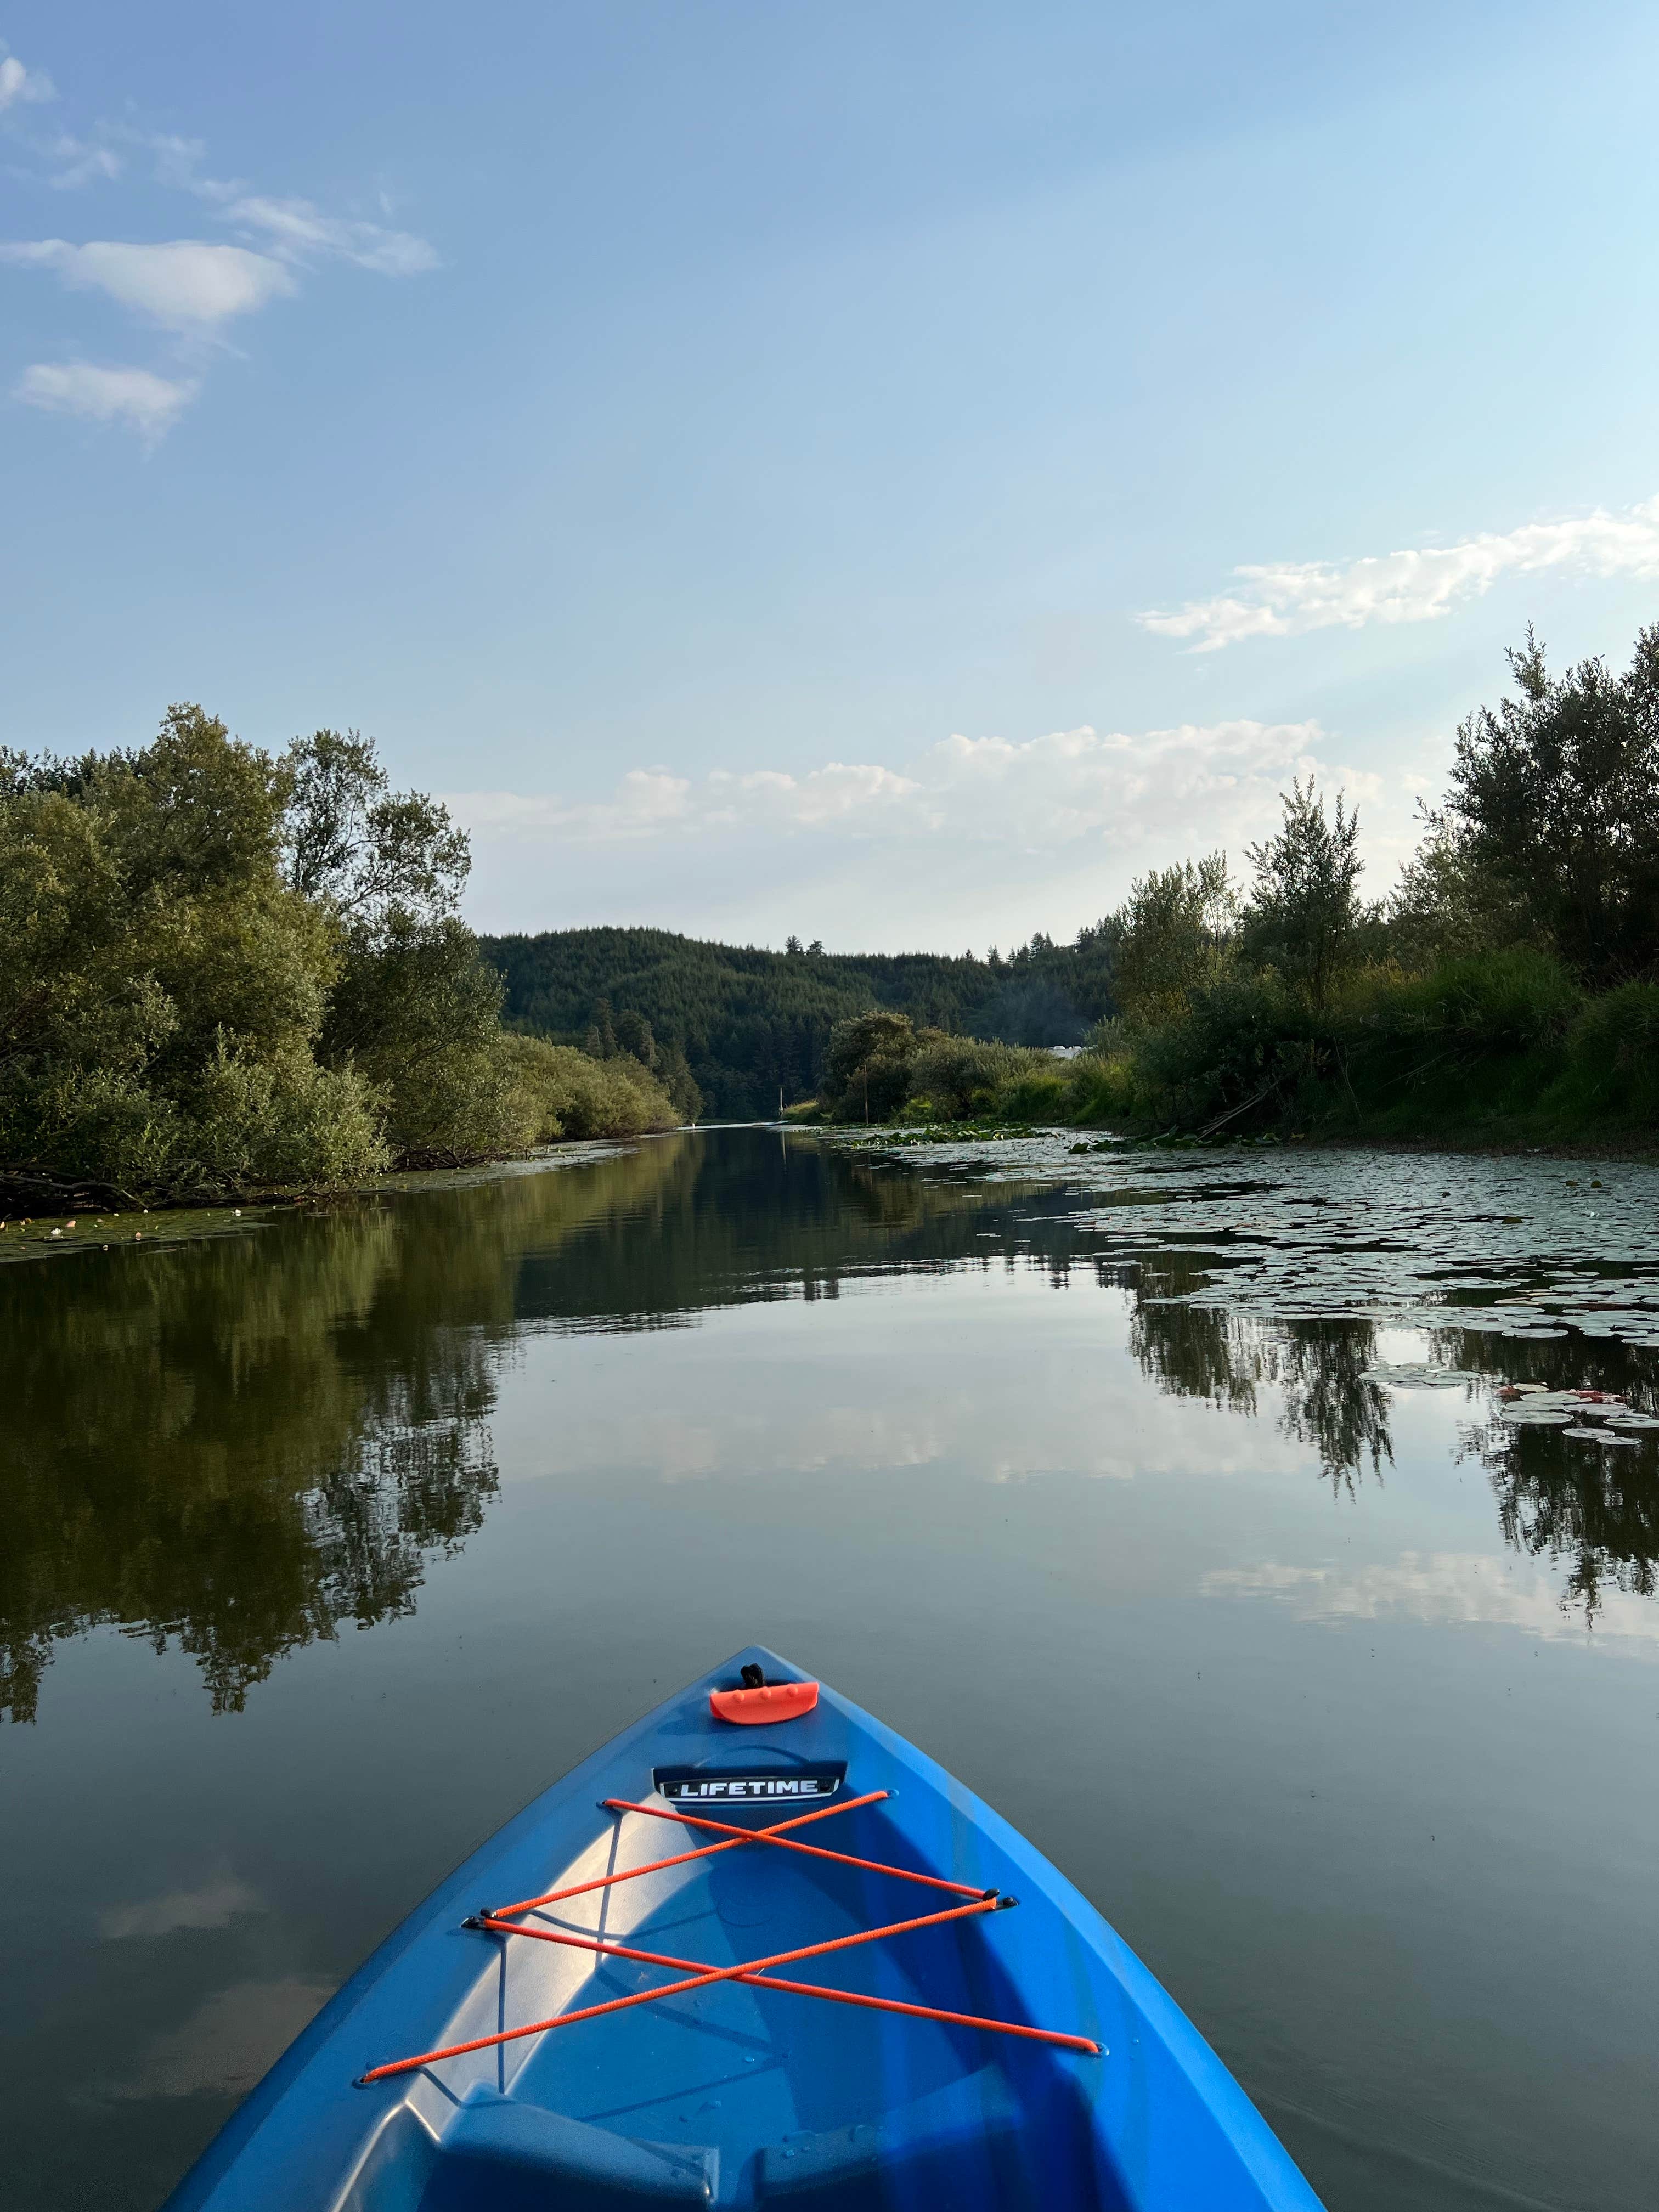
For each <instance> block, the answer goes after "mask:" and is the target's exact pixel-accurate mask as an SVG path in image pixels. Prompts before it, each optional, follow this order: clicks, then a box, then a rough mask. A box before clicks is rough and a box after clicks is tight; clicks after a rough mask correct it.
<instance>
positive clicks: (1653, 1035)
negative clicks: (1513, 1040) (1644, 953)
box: [1567, 983, 1659, 1121]
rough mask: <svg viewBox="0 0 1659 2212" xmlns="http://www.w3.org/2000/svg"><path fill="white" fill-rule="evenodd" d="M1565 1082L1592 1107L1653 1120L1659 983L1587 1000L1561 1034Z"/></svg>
mask: <svg viewBox="0 0 1659 2212" xmlns="http://www.w3.org/2000/svg"><path fill="white" fill-rule="evenodd" d="M1567 1061H1568V1069H1569V1081H1570V1084H1571V1087H1572V1088H1573V1089H1574V1090H1576V1091H1578V1092H1579V1094H1580V1095H1581V1097H1583V1098H1584V1100H1585V1102H1586V1103H1587V1104H1589V1105H1590V1106H1591V1107H1592V1109H1601V1110H1602V1111H1604V1112H1615V1113H1619V1114H1621V1115H1627V1116H1631V1117H1633V1118H1636V1119H1639V1120H1641V1121H1654V1120H1656V1119H1659V984H1656V983H1626V984H1623V985H1621V986H1620V988H1619V989H1618V990H1616V991H1609V992H1608V993H1607V994H1606V996H1605V997H1603V998H1600V999H1593V1000H1591V1001H1590V1003H1589V1006H1586V1007H1585V1009H1584V1011H1583V1013H1582V1014H1581V1015H1580V1016H1579V1018H1578V1019H1577V1022H1575V1023H1574V1024H1573V1026H1572V1029H1571V1031H1570V1032H1569V1034H1568V1037H1567Z"/></svg>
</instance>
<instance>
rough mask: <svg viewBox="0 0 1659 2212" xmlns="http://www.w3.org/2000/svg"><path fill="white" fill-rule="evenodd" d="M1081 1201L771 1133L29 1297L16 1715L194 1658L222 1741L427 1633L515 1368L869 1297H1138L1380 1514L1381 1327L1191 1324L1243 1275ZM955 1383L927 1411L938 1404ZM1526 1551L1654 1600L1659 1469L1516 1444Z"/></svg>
mask: <svg viewBox="0 0 1659 2212" xmlns="http://www.w3.org/2000/svg"><path fill="white" fill-rule="evenodd" d="M1075 1205H1076V1198H1075V1193H1074V1192H1073V1191H1072V1190H1070V1189H1068V1188H1066V1187H1065V1185H1064V1184H1063V1182H1059V1181H1049V1182H1038V1183H1025V1184H1018V1185H1010V1184H1009V1183H1006V1182H1004V1183H1001V1184H994V1183H988V1182H987V1181H986V1180H985V1179H984V1177H983V1176H982V1175H978V1174H974V1173H965V1174H964V1173H960V1172H957V1173H951V1174H940V1173H932V1174H929V1173H927V1172H923V1173H916V1172H915V1171H913V1170H908V1169H906V1168H900V1167H897V1166H896V1165H895V1164H892V1163H890V1162H884V1161H876V1160H872V1159H868V1158H861V1157H853V1158H849V1157H848V1155H847V1154H846V1153H845V1152H839V1151H837V1150H836V1149H835V1148H831V1147H819V1146H810V1145H809V1146H793V1145H792V1146H788V1147H786V1146H784V1145H783V1144H782V1143H781V1140H779V1139H775V1138H772V1137H767V1136H764V1135H763V1134H762V1133H759V1132H756V1133H751V1134H746V1135H744V1136H742V1137H740V1138H739V1137H724V1136H722V1137H713V1138H703V1137H702V1136H693V1137H687V1138H684V1139H669V1140H666V1141H664V1142H661V1143H652V1144H647V1145H643V1146H639V1147H637V1148H635V1149H634V1150H632V1151H629V1152H620V1153H613V1154H610V1155H608V1156H606V1157H605V1158H602V1159H600V1160H598V1161H595V1162H592V1163H591V1164H586V1165H575V1166H568V1165H567V1166H561V1167H559V1168H558V1169H556V1170H552V1171H544V1172H538V1173H532V1174H522V1175H508V1176H502V1177H497V1178H495V1179H486V1180H482V1181H475V1182H471V1183H463V1184H460V1185H457V1184H456V1183H455V1182H453V1180H452V1181H451V1182H448V1183H447V1184H445V1185H440V1186H439V1187H436V1188H428V1189H425V1190H422V1192H420V1193H419V1194H418V1195H409V1196H404V1197H396V1198H390V1199H385V1198H383V1199H379V1200H360V1201H355V1202H352V1203H349V1204H345V1205H342V1206H337V1207H333V1208H330V1209H318V1210H317V1211H316V1212H315V1213H314V1214H307V1213H301V1214H298V1215H288V1216H283V1217H281V1218H276V1219H275V1220H273V1221H272V1222H271V1223H270V1225H268V1226H267V1227H265V1228H264V1229H261V1230H258V1231H256V1232H255V1233H253V1234H252V1235H250V1236H247V1237H216V1238H212V1239H210V1240H208V1241H205V1242H202V1243H183V1244H179V1245H175V1246H173V1247H172V1248H171V1249H166V1250H155V1251H150V1250H146V1251H145V1252H144V1253H143V1254H142V1255H141V1254H139V1253H138V1252H136V1251H134V1250H133V1249H131V1247H128V1248H125V1249H119V1250H118V1251H116V1252H112V1253H100V1252H91V1253H82V1254H80V1255H76V1256H75V1257H73V1258H66V1259H61V1260H57V1261H31V1262H28V1263H26V1264H17V1265H13V1266H9V1267H0V1357H3V1359H4V1361H5V1366H6V1382H7V1386H8V1388H7V1401H8V1412H7V1426H6V1430H5V1436H4V1443H5V1458H4V1463H3V1468H0V1538H3V1541H0V1704H4V1705H8V1706H9V1710H10V1711H11V1712H12V1713H13V1715H14V1717H16V1718H19V1719H28V1718H31V1717H33V1714H34V1712H35V1711H36V1709H37V1705H38V1701H39V1698H40V1688H41V1678H42V1674H43V1670H44V1669H45V1668H46V1666H47V1664H48V1662H49V1661H50V1658H51V1656H52V1649H53V1647H54V1645H55V1644H56V1643H57V1641H58V1639H59V1638H64V1637H69V1636H76V1635H79V1634H82V1633H84V1632H86V1631H88V1629H90V1628H93V1627H94V1626H99V1625H108V1626H116V1627H118V1628H119V1629H121V1630H123V1631H124V1632H126V1633H128V1634H131V1635H134V1636H142V1637H144V1638H149V1640H150V1641H151V1642H152V1643H154V1644H155V1646H156V1648H157V1649H158V1650H164V1649H166V1648H167V1645H168V1644H173V1643H176V1644H178V1645H179V1647H180V1648H181V1649H183V1650H185V1651H187V1652H189V1653H191V1655H192V1656H193V1657H194V1658H195V1659H196V1661H197V1664H198V1665H199V1667H200V1669H201V1672H202V1674H203V1677H204V1682H205V1685H206V1686H207V1689H208V1692H209V1694H210V1698H211V1699H212V1703H213V1705H214V1707H215V1709H216V1710H217V1711H235V1710H237V1709H239V1708H240V1705H242V1703H243V1701H244V1700H245V1699H246V1696H247V1693H248V1692H249V1690H250V1688H251V1687H252V1686H253V1685H255V1684H257V1683H258V1682H259V1681H261V1680H263V1679H264V1677H265V1676H266V1675H267V1674H269V1673H270V1669H271V1668H272V1666H273V1664H274V1663H275V1662H276V1659H277V1658H278V1657H279V1656H281V1655H282V1654H283V1652H285V1651H289V1650H294V1649H295V1648H296V1647H298V1646H300V1645H302V1644H308V1643H311V1642H313V1641H315V1640H316V1639H318V1638H331V1637H333V1636H334V1635H336V1634H337V1631H338V1628H339V1626H340V1624H341V1623H342V1622H345V1621H353V1622H356V1624H357V1625H359V1626H363V1627H367V1626H370V1625H371V1624H372V1623H374V1622H376V1621H380V1620H386V1619H388V1618H390V1617H392V1616H395V1615H397V1614H399V1613H407V1612H409V1611H410V1609H411V1608H412V1607H413V1606H414V1604H415V1602H416V1594H417V1592H418V1591H419V1589H420V1587H421V1583H422V1577H423V1576H424V1575H425V1573H426V1571H427V1570H428V1564H429V1562H430V1561H431V1560H432V1559H434V1558H435V1557H438V1556H441V1555H442V1554H443V1553H446V1552H451V1551H453V1550H454V1549H455V1548H457V1547H459V1546H460V1545H462V1544H464V1543H465V1541H466V1539H467V1538H468V1536H469V1535H471V1534H472V1533H473V1532H474V1531H475V1530H476V1529H477V1528H478V1527H479V1526H480V1524H481V1522H482V1520H483V1515H484V1512H485V1510H486V1509H487V1507H488V1504H489V1500H490V1498H492V1497H493V1495H494V1494H495V1489H496V1484H497V1476H496V1470H495V1461H494V1456H493V1451H492V1447H491V1442H490V1433H489V1419H490V1416H491V1413H492V1412H493V1409H494V1407H495V1388H496V1384H495V1376H496V1368H497V1363H498V1362H499V1360H500V1358H501V1355H502V1352H503V1351H504V1349H505V1348H506V1347H507V1346H508V1344H509V1343H510V1342H511V1340H512V1339H513V1336H514V1334H515V1333H516V1332H517V1331H519V1330H521V1329H523V1328H526V1327H527V1326H536V1325H543V1326H547V1325H550V1326H553V1327H555V1328H566V1329H568V1328H575V1329H580V1330H588V1329H599V1330H606V1331H612V1330H640V1329H653V1328H674V1327H678V1326H683V1325H684V1323H685V1322H687V1320H688V1319H689V1318H690V1316H693V1315H695V1314H696V1313H697V1312H698V1311H700V1310H705V1309H707V1308H708V1307H710V1306H714V1305H723V1304H740V1303H748V1302H750V1301H756V1300H761V1301H765V1300H769V1299H775V1298H784V1297H804V1298H807V1299H811V1298H816V1297H834V1296H835V1295H836V1291H837V1290H838V1288H839V1286H840V1285H841V1284H842V1282H843V1281H844V1280H846V1279H849V1278H854V1277H858V1276H860V1275H869V1274H891V1273H899V1272H903V1271H906V1270H918V1269H919V1270H933V1269H942V1268H944V1269H956V1268H962V1267H1017V1266H1018V1265H1020V1264H1022V1263H1035V1264H1037V1265H1041V1266H1042V1267H1045V1268H1046V1269H1047V1270H1048V1273H1049V1275H1050V1277H1051V1279H1053V1280H1054V1281H1055V1282H1056V1283H1063V1282H1064V1281H1065V1280H1066V1279H1067V1276H1068V1274H1069V1273H1073V1272H1074V1271H1075V1272H1088V1273H1092V1275H1093V1277H1094V1279H1096V1280H1097V1281H1098V1282H1099V1283H1101V1284H1102V1285H1103V1286H1108V1287H1111V1288H1114V1289H1116V1290H1119V1291H1122V1292H1123V1293H1125V1294H1126V1295H1127V1299H1128V1303H1129V1314H1130V1345H1131V1348H1132V1351H1133V1355H1134V1357H1135V1358H1136V1359H1137V1360H1138V1361H1139V1364H1140V1366H1141V1368H1142V1370H1144V1372H1145V1373H1146V1376H1147V1377H1148V1378H1149V1380H1150V1381H1151V1382H1152V1383H1154V1384H1155V1385H1156V1386H1157V1387H1158V1389H1161V1390H1163V1391H1164V1392H1167V1393H1169V1394H1170V1395H1175V1396H1179V1397H1188V1398H1194V1399H1200V1400H1202V1401H1206V1402H1207V1403H1210V1404H1212V1405H1215V1406H1218V1407H1224V1408H1225V1409H1227V1410H1229V1411H1231V1412H1233V1413H1239V1414H1242V1415H1244V1416H1246V1417H1249V1418H1255V1417H1256V1416H1257V1415H1258V1414H1259V1413H1260V1412H1261V1402H1262V1394H1263V1392H1264V1391H1265V1390H1266V1389H1269V1388H1271V1389H1276V1390H1277V1391H1278V1392H1279V1394H1280V1397H1279V1413H1278V1421H1279V1427H1280V1430H1281V1431H1282V1432H1283V1433H1285V1434H1286V1435H1287V1436H1290V1437H1293V1438H1295V1439H1296V1440H1297V1442H1299V1443H1302V1444H1304V1445H1305V1446H1306V1447H1308V1448H1309V1449H1311V1450H1312V1451H1314V1452H1316V1454H1317V1455H1318V1458H1319V1462H1320V1465H1321V1467H1322V1469H1323V1472H1324V1474H1325V1476H1326V1477H1327V1478H1328V1480H1329V1481H1330V1482H1331V1484H1332V1485H1333V1486H1334V1488H1336V1489H1338V1490H1345V1491H1346V1492H1353V1491H1355V1489H1356V1488H1357V1486H1358V1485H1359V1484H1360V1483H1361V1482H1362V1481H1364V1480H1367V1479H1373V1480H1376V1479H1381V1477H1382V1475H1383V1472H1384V1470H1385V1468H1387V1467H1388V1466H1389V1465H1390V1464H1391V1463H1392V1461H1393V1456H1394V1454H1393V1445H1392V1442H1391V1439H1390V1435H1389V1392H1388V1391H1387V1390H1386V1389H1383V1388H1382V1387H1379V1385H1378V1384H1376V1383H1374V1382H1370V1381H1368V1380H1367V1379H1366V1370H1368V1369H1369V1368H1370V1366H1371V1364H1372V1363H1373V1361H1374V1360H1375V1358H1376V1348H1377V1332H1376V1329H1375V1328H1373V1327H1372V1325H1371V1324H1370V1322H1364V1321H1360V1320H1355V1319H1345V1320H1329V1321H1323V1320H1319V1319H1316V1318H1312V1317H1307V1316H1298V1317H1296V1318H1291V1317H1286V1318H1285V1319H1283V1320H1280V1321H1277V1322H1274V1321H1272V1320H1263V1319H1261V1318H1255V1317H1250V1316H1245V1315H1243V1314H1241V1313H1239V1312H1237V1311H1236V1310H1226V1309H1225V1307H1215V1306H1208V1305H1189V1304H1184V1303H1182V1302H1181V1300H1182V1297H1184V1295H1185V1294H1186V1293H1188V1292H1190V1291H1194V1290H1196V1289H1200V1288H1201V1287H1203V1286H1204V1285H1214V1284H1215V1283H1216V1281H1217V1279H1218V1277H1221V1278H1223V1279H1225V1269H1226V1267H1227V1266H1228V1264H1229V1261H1228V1255H1226V1254H1225V1252H1223V1253H1217V1252H1210V1253H1205V1252H1202V1251H1199V1250H1197V1249H1194V1250H1191V1251H1187V1252H1182V1251H1171V1250H1170V1249H1169V1247H1168V1246H1167V1245H1165V1246H1164V1248H1162V1249H1159V1250H1158V1251H1157V1252H1156V1253H1151V1252H1148V1253H1146V1254H1144V1255H1139V1256H1135V1255H1129V1254H1127V1253H1124V1252H1122V1251H1121V1250H1119V1251H1116V1252H1115V1253H1113V1254H1112V1255H1109V1256H1108V1255H1102V1254H1101V1253H1100V1252H1099V1249H1098V1247H1097V1245H1096V1244H1094V1243H1093V1242H1092V1240H1091V1237H1090V1235H1089V1233H1088V1231H1087V1229H1086V1227H1083V1228H1080V1227H1079V1224H1078V1221H1077V1218H1076V1214H1075ZM1443 1349H1444V1351H1445V1353H1446V1354H1447V1356H1449V1358H1451V1359H1452V1360H1453V1361H1454V1362H1455V1364H1456V1365H1458V1366H1459V1367H1461V1368H1464V1369H1468V1370H1474V1372H1476V1373H1480V1374H1490V1375H1491V1376H1492V1379H1493V1380H1494V1381H1497V1380H1499V1379H1506V1380H1507V1379H1513V1380H1528V1381H1536V1382H1540V1383H1547V1384H1549V1385H1552V1386H1555V1387H1560V1386H1564V1385H1569V1384H1583V1383H1596V1384H1599V1385H1601V1386H1602V1387H1605V1388H1607V1389H1617V1390H1620V1391H1623V1392H1626V1393H1627V1394H1628V1395H1630V1396H1631V1397H1632V1402H1635V1403H1638V1404H1644V1405H1646V1404H1650V1403H1651V1402H1652V1398H1653V1389H1654V1383H1653V1368H1652V1363H1653V1360H1654V1355H1653V1354H1650V1353H1647V1352H1639V1351H1635V1350H1632V1349H1631V1348H1629V1347H1626V1346H1619V1345H1616V1344H1609V1343H1605V1342H1602V1343H1596V1344H1591V1343H1589V1342H1588V1341H1583V1340H1553V1341H1533V1342H1524V1343H1523V1342H1521V1341H1517V1340H1514V1339H1509V1338H1503V1337H1499V1336H1496V1335H1493V1334H1476V1333H1474V1332H1472V1331H1465V1332H1460V1333H1459V1334H1458V1335H1457V1336H1456V1337H1455V1338H1454V1339H1453V1340H1452V1341H1451V1342H1450V1343H1449V1344H1447V1345H1445V1346H1443ZM926 1383H927V1378H926V1377H925V1376H924V1377H921V1378H919V1387H925V1385H926ZM1467 1448H1468V1449H1469V1450H1471V1451H1473V1452H1474V1453H1476V1454H1478V1455H1480V1457H1481V1459H1482V1460H1483V1462H1484V1463H1485V1464H1486V1467H1487V1468H1488V1470H1489V1471H1490V1474H1491V1477H1492V1483H1493V1486H1494V1489H1495V1491H1496V1493H1497V1498H1498V1513H1499V1518H1500V1521H1501V1524H1502V1527H1503V1530H1504V1535H1505V1537H1506V1538H1507V1540H1508V1541H1510V1543H1511V1544H1513V1545H1515V1546H1516V1547H1518V1548H1520V1549H1522V1550H1523V1551H1526V1552H1528V1553H1541V1554H1547V1555H1548V1556H1549V1557H1551V1558H1552V1559H1564V1560H1566V1561H1568V1562H1569V1563H1570V1569H1571V1572H1570V1579H1569V1582H1568V1585H1567V1602H1568V1603H1569V1604H1570V1605H1573V1606H1577V1607H1583V1610H1584V1612H1585V1613H1586V1614H1587V1615H1588V1616H1589V1618H1590V1619H1592V1620H1593V1619H1594V1618H1595V1613H1596V1610H1597V1607H1598V1605H1599V1604H1600V1602H1601V1594H1602V1593H1603V1591H1605V1590H1606V1589H1609V1588H1613V1587H1617V1588H1618V1589H1624V1590H1630V1591H1635V1592H1639V1593H1641V1594H1643V1595H1653V1594H1655V1591H1656V1572H1655V1562H1656V1559H1659V1450H1656V1449H1655V1447H1654V1445H1653V1444H1652V1443H1650V1442H1644V1443H1643V1444H1642V1446H1641V1448H1640V1449H1635V1450H1615V1449H1610V1450H1608V1451H1607V1452H1605V1453H1603V1452H1601V1451H1599V1450H1597V1449H1595V1448H1594V1447H1590V1446H1585V1445H1581V1444H1573V1443H1568V1442H1565V1441H1564V1440H1563V1439H1562V1438H1561V1437H1559V1435H1557V1434H1555V1433H1553V1432H1552V1431H1540V1430H1533V1431H1524V1432H1516V1431H1510V1430H1508V1429H1506V1428H1504V1427H1503V1426H1502V1425H1499V1424H1496V1423H1492V1422H1490V1421H1487V1422H1483V1423H1481V1424H1479V1425H1476V1426H1474V1428H1472V1429H1471V1430H1470V1431H1469V1432H1468V1439H1467Z"/></svg>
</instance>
